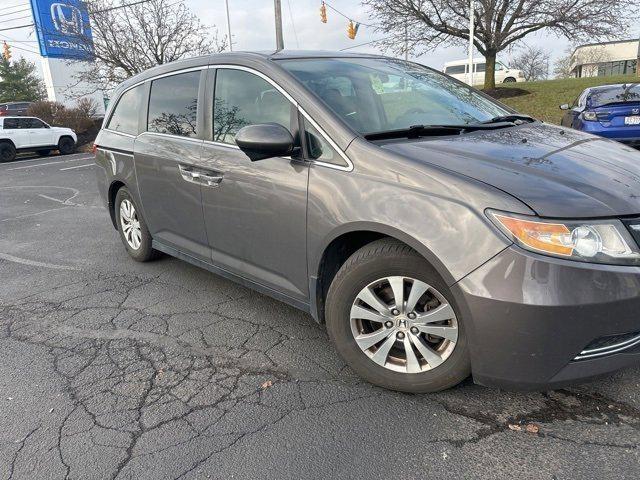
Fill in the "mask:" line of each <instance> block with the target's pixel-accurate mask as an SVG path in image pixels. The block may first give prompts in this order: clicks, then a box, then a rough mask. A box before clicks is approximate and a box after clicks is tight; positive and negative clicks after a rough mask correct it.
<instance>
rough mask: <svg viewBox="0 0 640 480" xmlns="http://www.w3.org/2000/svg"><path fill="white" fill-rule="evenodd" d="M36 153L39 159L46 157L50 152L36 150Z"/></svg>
mask: <svg viewBox="0 0 640 480" xmlns="http://www.w3.org/2000/svg"><path fill="white" fill-rule="evenodd" d="M36 153H37V154H38V155H40V156H41V157H46V156H47V155H49V154H50V153H51V150H48V149H47V150H36Z"/></svg>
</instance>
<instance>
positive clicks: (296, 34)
mask: <svg viewBox="0 0 640 480" xmlns="http://www.w3.org/2000/svg"><path fill="white" fill-rule="evenodd" d="M287 6H288V7H289V18H291V26H292V27H293V36H294V37H295V38H296V47H297V48H300V42H298V32H297V31H296V23H295V22H294V21H293V13H291V1H290V0H287Z"/></svg>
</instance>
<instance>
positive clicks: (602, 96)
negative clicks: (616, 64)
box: [560, 83, 640, 147]
mask: <svg viewBox="0 0 640 480" xmlns="http://www.w3.org/2000/svg"><path fill="white" fill-rule="evenodd" d="M560 109H561V110H565V113H564V115H563V116H562V121H561V122H560V124H561V125H562V126H565V127H570V128H575V129H576V130H582V131H583V132H588V133H593V134H594V135H600V136H602V137H606V138H610V139H612V140H617V141H619V142H623V143H626V144H628V145H631V146H634V147H640V84H639V83H625V84H618V85H603V86H600V87H592V88H587V89H586V90H584V91H583V92H582V93H581V94H580V96H579V97H578V98H577V99H576V100H575V101H574V104H573V105H572V106H569V105H568V104H564V105H560Z"/></svg>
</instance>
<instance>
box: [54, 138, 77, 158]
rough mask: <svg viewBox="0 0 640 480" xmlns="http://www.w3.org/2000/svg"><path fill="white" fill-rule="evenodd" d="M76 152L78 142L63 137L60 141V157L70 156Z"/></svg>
mask: <svg viewBox="0 0 640 480" xmlns="http://www.w3.org/2000/svg"><path fill="white" fill-rule="evenodd" d="M75 150H76V142H74V141H73V138H71V137H62V138H61V139H60V141H58V151H59V152H60V155H69V154H71V153H73V152H74V151H75Z"/></svg>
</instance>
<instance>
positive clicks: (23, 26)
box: [0, 0, 183, 32]
mask: <svg viewBox="0 0 640 480" xmlns="http://www.w3.org/2000/svg"><path fill="white" fill-rule="evenodd" d="M150 1H151V0H139V1H138V2H133V3H128V4H126V5H117V6H115V7H109V8H105V9H103V10H96V11H94V12H89V14H90V15H93V14H96V13H104V12H110V11H112V10H118V9H120V8H127V7H133V6H136V5H140V4H142V3H148V2H150ZM182 2H183V0H180V1H179V2H176V3H173V4H171V5H168V6H169V7H172V6H173V5H177V4H178V3H182ZM29 16H30V15H29ZM14 20H17V19H14ZM33 26H34V24H33V23H27V24H24V25H16V26H13V27H5V28H0V32H4V31H7V30H17V29H19V28H27V27H33Z"/></svg>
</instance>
